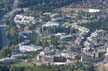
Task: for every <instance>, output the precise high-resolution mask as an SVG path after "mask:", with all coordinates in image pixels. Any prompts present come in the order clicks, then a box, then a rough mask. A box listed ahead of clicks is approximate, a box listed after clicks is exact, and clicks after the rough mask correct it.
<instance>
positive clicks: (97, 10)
mask: <svg viewBox="0 0 108 71" xmlns="http://www.w3.org/2000/svg"><path fill="white" fill-rule="evenodd" d="M88 12H90V13H96V12H100V10H99V9H89V10H88Z"/></svg>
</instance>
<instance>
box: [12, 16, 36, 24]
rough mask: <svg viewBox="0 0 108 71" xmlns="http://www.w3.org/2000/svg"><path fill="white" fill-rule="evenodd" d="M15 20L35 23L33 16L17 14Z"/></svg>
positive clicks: (21, 22)
mask: <svg viewBox="0 0 108 71" xmlns="http://www.w3.org/2000/svg"><path fill="white" fill-rule="evenodd" d="M14 22H15V23H18V24H30V23H32V24H35V19H34V17H32V16H24V15H16V16H15V18H14Z"/></svg>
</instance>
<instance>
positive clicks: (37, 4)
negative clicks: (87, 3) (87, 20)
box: [19, 0, 82, 10]
mask: <svg viewBox="0 0 108 71" xmlns="http://www.w3.org/2000/svg"><path fill="white" fill-rule="evenodd" d="M78 1H82V0H20V1H19V7H31V8H32V9H38V10H52V9H54V8H59V7H63V6H67V5H69V4H71V3H74V2H78Z"/></svg>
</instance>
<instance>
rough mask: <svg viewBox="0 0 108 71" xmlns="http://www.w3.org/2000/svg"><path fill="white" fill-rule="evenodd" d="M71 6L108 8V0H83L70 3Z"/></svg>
mask: <svg viewBox="0 0 108 71" xmlns="http://www.w3.org/2000/svg"><path fill="white" fill-rule="evenodd" d="M70 6H71V7H83V8H108V0H82V1H80V2H77V3H74V4H70Z"/></svg>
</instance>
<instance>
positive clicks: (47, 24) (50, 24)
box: [42, 22, 59, 27]
mask: <svg viewBox="0 0 108 71" xmlns="http://www.w3.org/2000/svg"><path fill="white" fill-rule="evenodd" d="M52 26H59V23H57V22H47V23H46V24H44V25H42V27H52Z"/></svg>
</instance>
